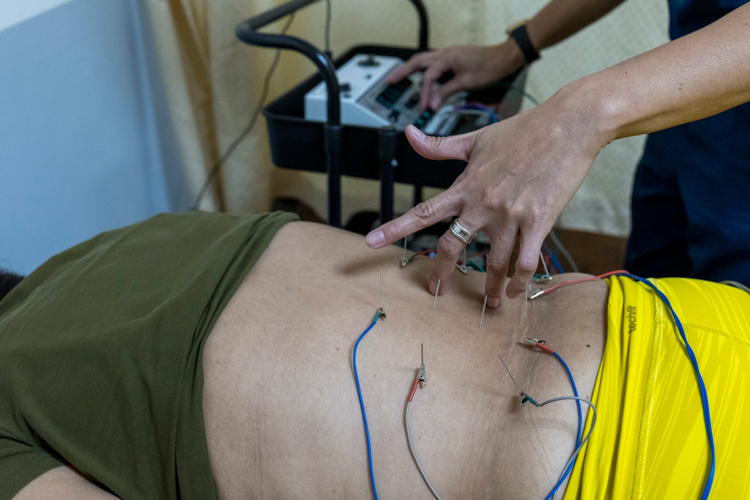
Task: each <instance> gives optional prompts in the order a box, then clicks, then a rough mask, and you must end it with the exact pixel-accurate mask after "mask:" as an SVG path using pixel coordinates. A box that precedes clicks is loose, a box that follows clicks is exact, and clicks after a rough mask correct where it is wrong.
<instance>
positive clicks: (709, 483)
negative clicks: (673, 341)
mask: <svg viewBox="0 0 750 500" xmlns="http://www.w3.org/2000/svg"><path fill="white" fill-rule="evenodd" d="M615 276H626V277H628V278H630V279H634V280H636V281H640V282H641V283H645V284H646V285H648V286H650V287H651V288H653V289H654V291H655V292H656V294H657V295H658V296H659V298H661V300H663V301H664V303H665V304H666V305H667V308H669V312H671V313H672V317H673V318H674V322H675V324H676V325H677V330H678V331H679V332H680V336H681V337H682V341H683V342H684V343H685V348H686V349H687V353H688V357H689V358H690V363H691V364H692V365H693V369H694V370H695V375H696V377H698V387H699V388H700V394H701V404H702V405H703V420H704V422H705V425H706V434H708V443H709V445H710V446H711V471H710V472H709V473H708V479H706V486H705V487H704V488H703V494H702V495H701V500H706V499H707V498H708V496H709V495H710V494H711V488H712V487H713V483H714V474H715V472H716V449H715V448H714V432H713V429H712V428H711V409H710V408H709V406H708V393H706V385H705V384H704V383H703V376H702V375H701V370H700V367H699V366H698V360H697V359H696V358H695V353H693V348H692V347H690V344H689V343H688V340H687V336H686V335H685V329H684V328H683V327H682V322H681V321H680V318H678V317H677V313H676V312H674V309H673V308H672V304H671V303H670V302H669V299H668V298H667V296H666V295H664V294H663V293H662V291H661V290H659V289H658V288H656V285H654V284H653V283H651V282H650V281H649V280H647V279H644V278H640V277H638V276H635V275H633V274H628V273H621V274H617V275H615Z"/></svg>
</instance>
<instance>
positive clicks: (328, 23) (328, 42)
mask: <svg viewBox="0 0 750 500" xmlns="http://www.w3.org/2000/svg"><path fill="white" fill-rule="evenodd" d="M325 48H326V49H325V50H326V54H327V55H328V57H332V55H331V0H326V29H325Z"/></svg>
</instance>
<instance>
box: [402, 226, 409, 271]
mask: <svg viewBox="0 0 750 500" xmlns="http://www.w3.org/2000/svg"><path fill="white" fill-rule="evenodd" d="M408 238H409V235H408V234H407V235H406V236H404V256H403V257H401V267H405V266H406V264H407V262H406V240H407V239H408Z"/></svg>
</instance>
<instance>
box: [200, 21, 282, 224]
mask: <svg viewBox="0 0 750 500" xmlns="http://www.w3.org/2000/svg"><path fill="white" fill-rule="evenodd" d="M292 21H294V13H292V14H290V15H289V19H288V20H287V22H286V24H285V25H284V27H283V28H282V29H281V33H282V34H285V33H286V32H287V30H288V29H289V27H290V26H291V25H292ZM279 59H281V49H276V54H275V55H274V57H273V62H272V63H271V66H270V67H269V68H268V73H266V77H265V80H264V82H263V90H262V92H261V94H260V99H259V100H258V105H257V106H256V107H255V111H253V114H252V116H251V117H250V122H249V123H248V124H247V126H246V127H245V129H244V130H243V131H242V133H240V135H239V136H238V137H237V138H236V139H235V140H234V142H232V144H231V145H230V146H229V147H228V148H227V150H226V151H225V152H224V154H223V155H222V156H221V158H219V161H217V162H216V163H215V164H214V166H213V167H211V171H210V172H209V174H208V177H207V178H206V182H205V183H204V184H203V187H202V188H201V190H200V192H199V193H198V196H197V197H196V199H195V203H193V206H192V207H191V208H190V210H198V207H199V206H200V204H201V201H203V197H204V196H205V194H206V192H207V191H208V188H209V187H211V183H212V182H213V180H214V177H216V174H217V173H219V170H221V167H222V165H224V163H225V162H226V161H227V160H228V159H229V157H230V156H232V153H234V150H235V149H237V146H239V145H240V143H242V141H244V140H245V138H246V137H247V136H248V134H250V132H251V131H252V130H253V127H255V122H256V121H257V120H258V116H259V115H260V112H261V110H262V109H263V105H264V104H265V103H266V97H268V89H269V85H270V83H271V77H273V73H274V71H276V66H278V64H279Z"/></svg>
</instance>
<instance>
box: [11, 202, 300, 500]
mask: <svg viewBox="0 0 750 500" xmlns="http://www.w3.org/2000/svg"><path fill="white" fill-rule="evenodd" d="M294 219H295V216H293V215H291V214H284V213H273V214H267V215H261V216H253V217H241V216H231V215H224V214H214V213H206V212H198V213H189V214H181V215H167V214H162V215H158V216H156V217H153V218H151V219H148V220H146V221H143V222H140V223H138V224H134V225H132V226H128V227H125V228H122V229H117V230H115V231H110V232H107V233H104V234H101V235H99V236H97V237H95V238H93V239H91V240H89V241H87V242H84V243H81V244H80V245H78V246H76V247H74V248H71V249H70V250H67V251H65V252H63V253H61V254H59V255H56V256H55V257H52V258H51V259H50V260H49V261H47V262H46V263H45V264H43V265H42V266H41V267H39V268H38V269H37V270H36V271H34V272H33V273H32V274H31V275H29V276H28V277H27V278H25V279H24V280H23V281H22V282H21V283H20V284H19V285H18V286H17V287H16V288H15V289H13V291H11V292H10V294H8V295H7V296H6V297H5V298H4V299H2V301H0V500H9V499H11V498H12V497H13V496H14V495H15V494H16V493H17V492H18V491H20V490H21V489H22V488H23V487H24V486H25V485H26V484H28V483H29V482H31V481H32V480H33V479H35V478H36V477H38V476H39V475H41V474H43V473H44V472H46V471H48V470H50V469H53V468H55V467H57V466H59V465H63V464H70V465H72V466H73V467H75V468H76V469H78V470H79V471H81V472H82V473H83V474H85V475H86V476H87V477H89V478H90V479H92V480H93V481H95V482H97V483H98V484H99V485H100V486H102V487H103V488H105V489H106V490H109V491H111V492H112V493H114V494H115V495H117V496H119V497H120V498H123V499H178V498H180V499H201V500H206V499H209V500H210V499H214V498H217V493H216V487H215V485H214V482H213V478H212V476H211V469H210V464H209V460H208V451H207V445H206V433H205V429H204V424H203V407H202V405H203V397H202V396H203V346H204V345H205V341H206V338H207V337H208V335H209V333H210V332H211V329H212V328H213V326H214V324H215V323H216V320H217V319H218V318H219V315H220V314H221V312H222V310H223V309H224V307H225V306H226V304H227V303H228V301H229V300H230V299H231V297H232V295H233V294H234V292H235V291H236V290H237V288H238V286H239V285H240V283H241V282H242V280H243V279H244V278H245V276H246V275H247V273H248V271H249V270H250V269H251V268H252V267H253V265H254V264H255V262H256V261H257V260H258V258H259V257H260V256H261V254H262V253H263V251H264V250H265V248H266V246H267V245H268V244H269V242H270V241H271V239H272V238H273V236H274V234H275V233H276V231H277V230H278V229H279V228H280V227H281V226H282V225H284V224H285V223H286V222H289V221H291V220H294Z"/></svg>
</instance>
